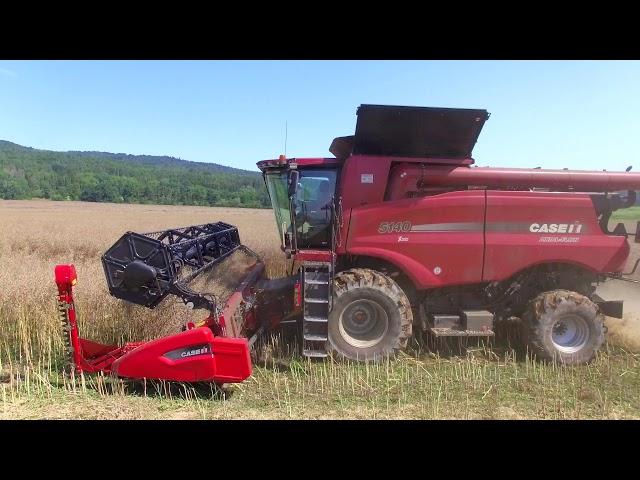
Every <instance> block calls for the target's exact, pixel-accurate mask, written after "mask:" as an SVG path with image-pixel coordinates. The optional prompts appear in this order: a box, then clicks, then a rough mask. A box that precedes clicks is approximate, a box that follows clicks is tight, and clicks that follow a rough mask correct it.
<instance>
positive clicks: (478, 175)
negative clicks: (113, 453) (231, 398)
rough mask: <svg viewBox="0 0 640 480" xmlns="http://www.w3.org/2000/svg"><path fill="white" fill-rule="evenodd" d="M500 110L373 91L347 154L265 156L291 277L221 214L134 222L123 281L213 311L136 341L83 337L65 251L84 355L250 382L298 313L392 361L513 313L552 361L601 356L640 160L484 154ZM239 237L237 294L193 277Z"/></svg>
mask: <svg viewBox="0 0 640 480" xmlns="http://www.w3.org/2000/svg"><path fill="white" fill-rule="evenodd" d="M488 118H489V114H488V112H487V111H485V110H471V109H448V108H426V107H395V106H382V105H362V106H361V107H360V108H359V109H358V121H357V125H356V132H355V135H353V136H349V137H340V138H336V139H335V140H334V141H333V143H332V145H331V147H330V149H329V150H330V152H331V153H332V154H333V155H334V157H333V158H297V159H287V158H284V156H281V157H280V158H279V159H277V160H265V161H261V162H259V163H258V167H259V168H260V170H261V171H262V174H263V176H264V180H265V184H266V187H267V189H268V191H269V195H270V198H271V202H272V204H273V209H274V213H275V218H276V222H277V226H278V229H279V232H280V236H281V241H282V246H281V248H282V250H283V252H284V254H285V255H286V257H287V258H289V259H293V260H294V261H295V265H297V266H298V270H297V273H296V274H294V275H291V276H290V277H284V278H279V279H267V278H264V275H263V271H264V265H263V263H262V262H261V261H260V259H259V258H258V257H257V255H255V254H254V253H253V252H252V251H251V250H249V249H248V248H246V247H245V246H243V245H242V244H241V243H240V238H239V235H238V231H237V229H236V228H235V227H233V226H232V225H228V224H225V223H222V222H218V223H211V224H206V225H196V226H192V227H185V228H177V229H170V230H166V231H163V232H155V233H151V234H137V233H132V232H128V233H126V234H125V235H124V236H123V237H121V238H120V239H119V240H118V241H117V242H116V243H115V244H114V245H113V246H112V247H111V248H110V249H109V250H108V251H107V252H106V253H105V254H104V256H103V258H102V261H103V265H104V270H105V275H106V278H107V282H108V286H109V290H110V292H111V294H112V295H113V296H115V297H117V298H120V299H123V300H126V301H128V302H132V303H135V304H139V305H144V306H146V307H148V308H154V307H155V306H156V305H158V303H159V302H161V301H162V299H163V298H165V297H166V296H167V295H177V296H178V297H180V298H181V299H182V300H183V301H184V302H185V303H187V304H190V305H191V306H192V307H193V308H202V309H206V310H208V311H209V315H208V316H207V317H206V318H205V319H204V320H202V321H200V322H197V323H189V324H188V325H187V326H186V327H185V330H184V331H182V332H180V333H176V334H175V335H172V336H169V337H165V338H160V339H157V340H154V341H151V342H146V343H144V342H143V343H130V344H126V345H124V346H117V345H102V344H98V343H95V342H91V341H88V340H85V339H82V338H80V337H79V335H78V329H77V324H76V318H75V310H74V307H73V297H72V288H73V286H74V285H75V283H76V273H75V269H74V268H73V266H72V265H60V266H58V267H56V282H57V284H58V289H59V300H60V311H61V314H62V316H63V319H64V323H65V325H66V326H67V333H68V339H69V343H70V348H71V353H72V356H73V360H74V362H75V366H76V369H77V370H78V371H85V372H95V371H103V372H109V373H112V374H114V375H117V376H119V377H125V378H134V379H139V378H149V379H165V380H177V381H208V382H217V383H227V382H239V381H242V380H244V379H245V378H247V377H248V376H249V375H251V358H250V350H251V348H252V346H253V344H254V342H255V341H256V339H257V338H259V336H260V335H262V334H264V333H265V332H271V331H274V330H275V329H278V328H280V327H283V326H285V325H290V326H291V325H292V326H294V327H297V328H298V333H299V335H300V338H301V340H302V342H301V344H302V354H303V355H304V356H306V357H326V356H327V355H328V354H330V353H334V354H335V355H336V356H337V357H342V358H348V359H354V360H377V359H380V358H384V357H387V356H390V355H393V354H394V353H395V352H396V351H398V350H400V349H402V348H403V347H405V346H406V344H407V341H408V339H409V338H410V337H411V335H412V334H413V333H414V332H415V331H416V330H421V331H423V332H425V333H426V334H428V335H432V336H434V337H447V336H448V337H490V336H494V334H495V333H494V332H496V331H499V329H496V327H499V326H500V324H504V323H507V322H508V323H510V324H511V323H515V324H517V325H520V328H521V332H522V333H523V336H522V338H524V341H525V342H526V344H527V347H528V348H529V350H530V351H531V352H532V353H533V354H535V355H536V356H537V357H539V358H541V359H546V360H554V361H559V362H561V363H566V364H580V363H585V362H588V361H590V360H591V359H592V358H593V357H594V355H595V353H596V351H597V350H598V349H599V348H600V346H601V345H602V343H603V341H604V336H605V332H606V328H605V327H604V324H603V319H604V315H609V316H613V317H617V318H621V317H622V302H621V301H604V300H603V299H602V298H600V297H598V296H597V295H596V294H595V289H596V287H597V285H598V283H600V282H603V281H605V280H607V279H609V278H623V274H622V270H623V268H624V266H625V263H626V261H627V257H628V255H629V244H628V240H627V237H628V236H629V235H630V234H628V233H627V232H626V230H625V227H624V225H623V224H618V225H617V226H616V227H615V229H613V231H610V230H609V226H608V224H609V218H610V216H611V213H612V212H613V211H614V210H616V209H620V208H625V207H629V206H631V205H633V204H634V203H635V200H636V193H635V191H636V190H638V189H640V174H635V173H629V172H605V171H570V170H543V169H516V168H479V167H474V166H473V164H474V160H473V158H472V157H471V153H472V149H473V147H474V145H475V143H476V141H477V138H478V135H479V134H480V131H481V129H482V127H483V125H484V123H485V121H486V120H487V119H488ZM639 225H640V223H639ZM634 234H635V237H636V241H639V240H640V233H639V232H638V230H636V232H635V233H634ZM238 250H241V251H243V252H245V253H246V254H247V255H251V256H253V257H255V264H254V265H253V267H251V268H250V269H249V270H248V271H247V273H246V277H245V278H244V280H243V281H242V282H241V284H240V285H239V286H238V288H237V289H236V291H235V293H233V295H231V297H229V298H228V299H227V300H226V302H224V303H223V304H219V303H217V302H216V299H215V298H213V297H212V296H208V295H204V294H201V293H198V292H195V291H193V290H192V289H190V288H189V286H188V285H189V284H190V283H191V282H192V281H193V280H194V279H195V278H196V277H198V276H199V275H201V274H202V273H203V272H206V271H207V270H208V269H210V268H211V267H212V266H213V265H216V264H219V262H221V261H223V260H224V259H225V258H227V257H228V256H229V255H231V254H232V253H233V252H235V251H238ZM637 265H638V262H636V265H635V266H634V269H633V270H635V267H637Z"/></svg>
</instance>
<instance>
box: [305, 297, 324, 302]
mask: <svg viewBox="0 0 640 480" xmlns="http://www.w3.org/2000/svg"><path fill="white" fill-rule="evenodd" d="M304 302H305V303H329V300H327V299H326V298H308V297H305V298H304Z"/></svg>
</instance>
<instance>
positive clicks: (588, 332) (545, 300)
mask: <svg viewBox="0 0 640 480" xmlns="http://www.w3.org/2000/svg"><path fill="white" fill-rule="evenodd" d="M524 320H525V322H524V325H523V327H524V329H525V338H526V339H527V344H528V346H529V348H530V349H531V352H532V353H533V354H534V355H535V356H536V357H538V358H541V359H544V360H551V361H558V362H560V363H565V364H571V365H577V364H581V363H587V362H589V361H590V360H592V359H593V358H594V357H595V355H596V352H597V351H598V349H599V348H600V347H601V346H602V344H603V342H604V337H605V333H606V327H605V326H604V316H603V315H602V313H601V312H600V310H599V308H598V306H597V305H596V304H595V303H593V302H592V301H591V300H589V299H588V298H587V297H585V296H584V295H580V294H579V293H576V292H571V291H568V290H553V291H550V292H545V293H542V294H540V295H538V296H537V297H536V298H535V299H534V300H532V301H531V303H530V304H529V308H528V310H527V312H526V314H525V316H524Z"/></svg>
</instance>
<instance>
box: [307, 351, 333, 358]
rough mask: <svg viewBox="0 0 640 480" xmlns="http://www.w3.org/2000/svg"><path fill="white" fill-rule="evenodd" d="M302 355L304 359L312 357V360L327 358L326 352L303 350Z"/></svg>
mask: <svg viewBox="0 0 640 480" xmlns="http://www.w3.org/2000/svg"><path fill="white" fill-rule="evenodd" d="M302 354H303V355H304V356H305V357H314V358H326V357H328V355H327V352H323V351H321V350H303V351H302Z"/></svg>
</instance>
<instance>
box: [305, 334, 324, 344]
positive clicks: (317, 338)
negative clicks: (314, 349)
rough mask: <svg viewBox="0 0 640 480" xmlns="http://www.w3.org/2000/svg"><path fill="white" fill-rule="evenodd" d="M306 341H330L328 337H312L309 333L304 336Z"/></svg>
mask: <svg viewBox="0 0 640 480" xmlns="http://www.w3.org/2000/svg"><path fill="white" fill-rule="evenodd" d="M304 339H305V340H309V341H310V342H326V341H327V340H328V338H327V336H326V335H311V334H309V333H305V334H304Z"/></svg>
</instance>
